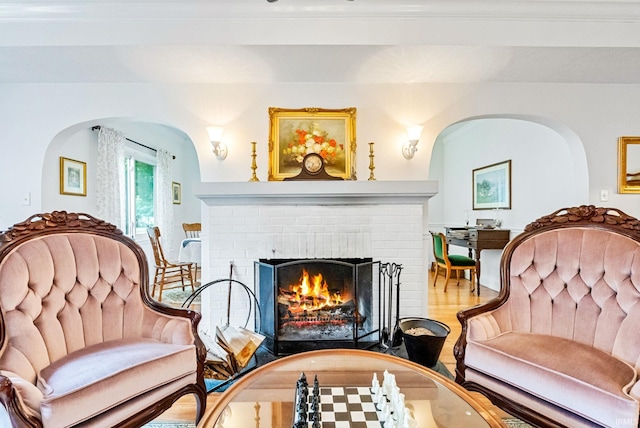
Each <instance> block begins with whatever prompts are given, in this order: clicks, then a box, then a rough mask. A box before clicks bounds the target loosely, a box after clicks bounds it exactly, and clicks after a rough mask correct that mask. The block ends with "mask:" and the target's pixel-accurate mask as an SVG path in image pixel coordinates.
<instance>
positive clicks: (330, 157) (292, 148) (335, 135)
mask: <svg viewBox="0 0 640 428" xmlns="http://www.w3.org/2000/svg"><path fill="white" fill-rule="evenodd" d="M269 128H270V129H269V181H279V180H284V179H285V178H288V177H294V176H296V175H298V174H299V173H300V171H301V170H302V159H303V158H304V156H305V155H307V154H309V153H317V154H319V155H320V156H321V157H322V159H323V160H324V166H325V171H326V172H327V173H328V174H329V175H332V176H334V177H340V178H343V179H345V180H355V179H356V172H355V153H356V131H355V129H356V109H355V107H350V108H346V109H339V110H331V109H322V108H316V107H307V108H303V109H297V110H288V109H282V108H276V107H270V108H269Z"/></svg>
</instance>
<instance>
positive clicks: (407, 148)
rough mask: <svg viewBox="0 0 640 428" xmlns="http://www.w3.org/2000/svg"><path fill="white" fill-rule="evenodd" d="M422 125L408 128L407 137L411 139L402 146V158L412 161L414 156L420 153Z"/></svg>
mask: <svg viewBox="0 0 640 428" xmlns="http://www.w3.org/2000/svg"><path fill="white" fill-rule="evenodd" d="M422 128H423V126H421V125H416V126H410V127H408V128H407V136H408V137H409V141H407V142H406V143H404V144H403V145H402V156H404V158H405V159H412V158H413V155H415V154H416V152H417V151H418V147H416V146H417V145H418V141H420V134H422Z"/></svg>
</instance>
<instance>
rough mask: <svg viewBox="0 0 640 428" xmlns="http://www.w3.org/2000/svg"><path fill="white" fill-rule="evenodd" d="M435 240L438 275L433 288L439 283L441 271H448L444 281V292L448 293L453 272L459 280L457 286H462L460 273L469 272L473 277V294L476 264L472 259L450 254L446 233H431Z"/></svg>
mask: <svg viewBox="0 0 640 428" xmlns="http://www.w3.org/2000/svg"><path fill="white" fill-rule="evenodd" d="M431 236H432V238H433V256H434V257H435V260H436V274H435V276H434V277H433V286H434V287H435V286H436V281H438V274H439V273H440V269H441V268H442V269H446V274H445V280H444V291H445V292H446V291H447V285H448V284H449V278H451V272H453V271H455V272H456V278H457V280H458V282H457V285H460V272H461V271H465V270H468V271H470V276H471V292H473V291H475V289H476V262H475V260H473V259H472V258H471V257H467V256H460V255H457V254H449V252H448V250H447V239H446V237H445V236H444V233H435V232H431Z"/></svg>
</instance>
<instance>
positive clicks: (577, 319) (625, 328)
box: [494, 207, 640, 370]
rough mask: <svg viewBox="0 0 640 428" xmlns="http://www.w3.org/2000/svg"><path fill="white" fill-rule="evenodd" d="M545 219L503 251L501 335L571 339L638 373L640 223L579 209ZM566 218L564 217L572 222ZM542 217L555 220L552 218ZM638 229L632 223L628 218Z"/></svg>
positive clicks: (601, 212)
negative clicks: (518, 332) (536, 335)
mask: <svg viewBox="0 0 640 428" xmlns="http://www.w3.org/2000/svg"><path fill="white" fill-rule="evenodd" d="M582 210H583V212H574V213H573V221H565V220H569V219H570V217H560V219H562V221H560V222H556V223H555V224H554V223H551V222H550V223H547V222H545V221H544V219H545V218H544V217H543V218H542V219H540V220H538V223H533V224H532V225H530V226H529V227H528V230H526V231H525V233H524V234H522V235H521V236H519V237H518V238H516V239H514V240H513V241H512V242H511V243H510V244H509V245H508V246H507V248H505V251H504V254H503V259H502V266H501V269H502V272H501V275H502V282H503V284H508V285H509V286H508V287H506V289H505V290H504V291H505V292H506V293H508V298H507V301H506V303H505V304H504V305H503V306H501V307H500V308H499V309H497V310H496V312H495V313H494V315H495V319H496V321H497V322H498V324H499V325H500V329H501V330H502V331H509V330H510V331H521V332H532V333H538V334H546V335H552V336H558V337H563V338H567V339H572V340H575V341H578V342H581V343H584V344H587V345H590V346H593V347H595V348H598V349H600V350H602V351H605V352H607V353H609V354H611V355H614V356H616V357H618V358H619V359H621V360H623V361H626V362H627V363H629V364H631V365H632V366H635V367H636V370H638V369H640V341H639V340H637V337H638V336H637V332H638V331H639V330H640V233H639V232H638V230H635V231H634V227H635V228H638V229H640V224H627V223H626V222H625V217H624V216H620V215H613V214H606V209H600V211H598V210H597V209H594V208H593V207H582ZM571 214H572V213H571V212H569V216H571ZM548 218H549V219H555V221H557V220H558V217H555V216H554V215H551V216H548ZM630 222H631V223H633V222H635V223H637V220H635V219H633V220H630Z"/></svg>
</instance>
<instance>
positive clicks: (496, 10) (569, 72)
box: [0, 0, 640, 83]
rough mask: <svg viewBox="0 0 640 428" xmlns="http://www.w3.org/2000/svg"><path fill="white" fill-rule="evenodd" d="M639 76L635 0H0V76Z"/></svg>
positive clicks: (64, 79) (185, 79) (203, 79)
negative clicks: (273, 0)
mask: <svg viewBox="0 0 640 428" xmlns="http://www.w3.org/2000/svg"><path fill="white" fill-rule="evenodd" d="M76 82H78V83H93V82H121V83H126V82H167V83H174V82H178V83H272V82H284V83H286V82H296V83H298V82H301V83H304V82H346V83H386V82H393V83H413V82H543V83H640V2H635V1H615V2H614V1H588V0H587V1H578V0H573V1H572V0H568V1H556V0H542V1H524V0H497V1H490V0H482V1H478V0H476V1H462V0H448V1H429V0H354V1H346V0H279V1H278V2H276V3H268V2H267V1H266V0H209V1H206V2H204V1H203V2H201V1H196V0H183V1H179V2H177V1H171V0H164V1H143V0H128V1H126V2H125V1H122V2H113V1H106V0H68V1H64V2H59V1H30V0H22V1H20V2H16V1H3V0H0V83H76Z"/></svg>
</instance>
